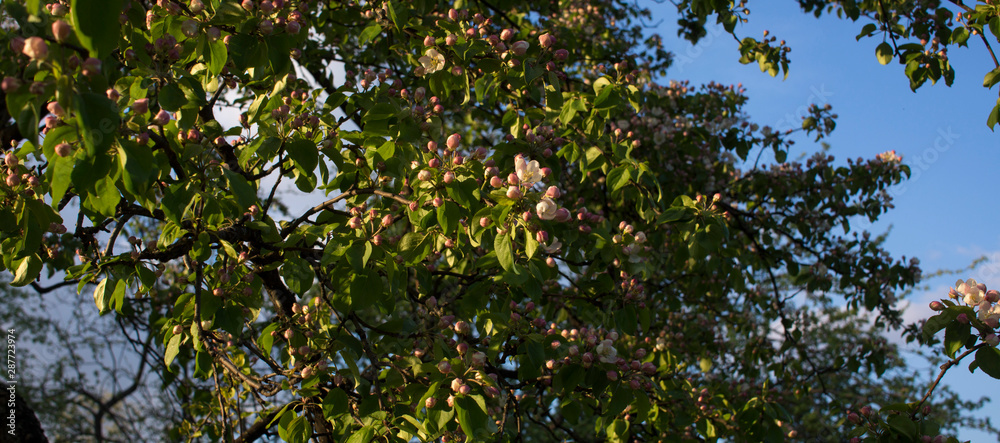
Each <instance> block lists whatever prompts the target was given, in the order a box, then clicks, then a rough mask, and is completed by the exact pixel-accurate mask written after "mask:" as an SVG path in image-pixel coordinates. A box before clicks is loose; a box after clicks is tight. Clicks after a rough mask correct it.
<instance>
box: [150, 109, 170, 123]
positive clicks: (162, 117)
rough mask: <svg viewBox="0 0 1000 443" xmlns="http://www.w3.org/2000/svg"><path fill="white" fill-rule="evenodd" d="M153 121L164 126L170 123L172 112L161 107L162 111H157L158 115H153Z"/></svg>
mask: <svg viewBox="0 0 1000 443" xmlns="http://www.w3.org/2000/svg"><path fill="white" fill-rule="evenodd" d="M151 123H153V124H154V125H157V126H163V125H166V124H167V123H170V113H169V112H167V111H166V110H165V109H161V110H160V112H158V113H156V117H153V120H152V121H151Z"/></svg>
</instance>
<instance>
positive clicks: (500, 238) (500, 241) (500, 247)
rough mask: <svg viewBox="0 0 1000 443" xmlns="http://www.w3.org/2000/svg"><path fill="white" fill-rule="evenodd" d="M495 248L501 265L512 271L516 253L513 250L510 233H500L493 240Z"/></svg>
mask: <svg viewBox="0 0 1000 443" xmlns="http://www.w3.org/2000/svg"><path fill="white" fill-rule="evenodd" d="M493 249H494V250H495V251H496V253H497V260H498V261H500V266H502V267H503V268H504V270H506V271H510V270H511V269H513V268H514V254H513V251H512V245H511V240H510V235H508V234H503V235H500V234H498V235H497V238H496V239H495V240H494V241H493Z"/></svg>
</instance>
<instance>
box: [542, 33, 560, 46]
mask: <svg viewBox="0 0 1000 443" xmlns="http://www.w3.org/2000/svg"><path fill="white" fill-rule="evenodd" d="M538 44H539V46H541V47H543V48H551V47H552V45H554V44H556V38H555V37H553V36H552V35H551V34H549V33H545V34H542V35H540V36H538Z"/></svg>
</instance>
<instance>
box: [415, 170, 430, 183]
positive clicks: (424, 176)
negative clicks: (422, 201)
mask: <svg viewBox="0 0 1000 443" xmlns="http://www.w3.org/2000/svg"><path fill="white" fill-rule="evenodd" d="M433 176H434V174H432V173H431V171H428V170H426V169H424V170H422V171H420V172H418V173H417V180H420V181H422V182H425V181H429V180H430V179H431V178H432V177H433Z"/></svg>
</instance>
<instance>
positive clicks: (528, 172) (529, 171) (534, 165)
mask: <svg viewBox="0 0 1000 443" xmlns="http://www.w3.org/2000/svg"><path fill="white" fill-rule="evenodd" d="M538 169H539V168H538V162H537V161H535V160H532V161H530V162H529V161H526V160H525V159H524V156H523V155H521V154H518V155H517V156H516V157H514V171H515V172H516V173H517V178H518V180H520V183H521V184H523V185H525V186H528V187H530V186H532V185H534V184H535V183H538V181H539V180H541V179H542V174H541V172H540V171H539V170H538Z"/></svg>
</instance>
